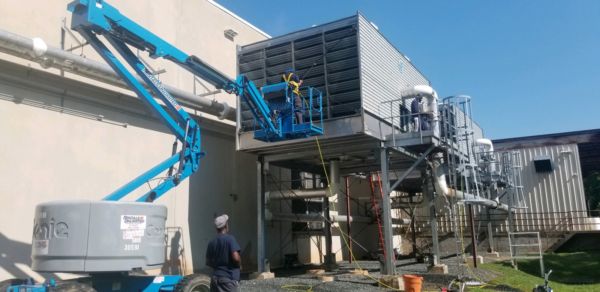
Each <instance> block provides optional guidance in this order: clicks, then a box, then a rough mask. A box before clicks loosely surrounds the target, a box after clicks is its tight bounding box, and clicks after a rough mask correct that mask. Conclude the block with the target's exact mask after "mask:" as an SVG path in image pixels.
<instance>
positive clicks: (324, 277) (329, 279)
mask: <svg viewBox="0 0 600 292" xmlns="http://www.w3.org/2000/svg"><path fill="white" fill-rule="evenodd" d="M317 279H319V281H321V282H333V280H334V277H333V276H330V275H319V276H318V277H317Z"/></svg>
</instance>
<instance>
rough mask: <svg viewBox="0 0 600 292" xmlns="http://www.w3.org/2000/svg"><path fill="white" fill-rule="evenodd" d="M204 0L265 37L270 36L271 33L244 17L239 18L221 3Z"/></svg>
mask: <svg viewBox="0 0 600 292" xmlns="http://www.w3.org/2000/svg"><path fill="white" fill-rule="evenodd" d="M206 1H208V3H210V4H212V5H214V6H215V7H217V8H219V9H221V10H223V12H225V13H227V14H229V15H231V16H233V18H235V19H237V20H239V21H240V22H242V23H243V24H245V25H247V26H249V27H250V28H252V29H254V30H256V31H257V32H259V33H260V34H262V35H263V36H265V37H267V38H271V35H269V34H268V33H266V32H264V31H263V30H262V29H260V28H258V27H256V26H254V25H253V24H251V23H250V22H248V21H247V20H245V19H243V18H241V17H240V16H239V15H237V14H235V13H233V12H232V11H231V10H229V9H227V8H225V7H224V6H223V5H221V4H219V3H217V2H215V0H206Z"/></svg>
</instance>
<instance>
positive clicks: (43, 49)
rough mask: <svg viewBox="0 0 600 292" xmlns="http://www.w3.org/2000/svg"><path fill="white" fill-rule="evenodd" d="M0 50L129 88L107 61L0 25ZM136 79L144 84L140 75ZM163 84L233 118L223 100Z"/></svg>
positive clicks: (185, 99)
mask: <svg viewBox="0 0 600 292" xmlns="http://www.w3.org/2000/svg"><path fill="white" fill-rule="evenodd" d="M0 52H3V53H6V54H10V55H13V56H17V57H19V58H23V59H27V60H30V61H34V62H37V63H39V64H40V65H41V66H42V67H44V68H51V67H52V68H56V69H60V70H64V71H66V72H70V73H73V74H77V75H81V76H84V77H87V78H91V79H94V80H98V81H101V82H105V83H108V84H111V85H115V86H119V87H122V88H126V89H129V86H127V85H126V84H125V82H123V80H122V79H121V78H120V77H119V75H117V73H115V72H114V71H113V69H112V68H111V67H110V66H108V65H107V64H104V63H101V62H97V61H93V60H89V59H86V58H84V57H81V56H78V55H75V54H72V53H70V52H66V51H64V50H61V49H59V48H54V47H49V46H47V45H46V43H45V42H44V41H43V40H42V39H40V38H34V39H30V38H27V37H24V36H20V35H17V34H14V33H11V32H8V31H5V30H1V29H0ZM138 80H139V81H140V82H142V83H143V84H145V83H144V82H143V80H142V79H141V78H138ZM163 86H164V87H165V89H166V90H167V91H168V92H169V93H170V94H171V95H173V97H175V98H176V99H177V101H178V102H180V103H181V104H182V105H184V106H187V107H190V108H192V109H195V110H199V111H202V112H205V113H208V114H211V115H215V116H217V117H219V118H221V119H227V120H231V121H235V108H232V107H230V106H229V105H228V104H227V103H226V102H219V101H216V100H213V99H209V98H206V97H202V96H198V95H194V94H192V93H189V92H185V91H183V90H181V89H178V88H175V87H172V86H169V85H163Z"/></svg>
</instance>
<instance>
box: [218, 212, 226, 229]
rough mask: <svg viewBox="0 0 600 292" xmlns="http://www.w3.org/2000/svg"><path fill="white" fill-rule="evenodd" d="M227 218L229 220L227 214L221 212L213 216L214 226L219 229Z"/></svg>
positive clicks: (223, 225)
mask: <svg viewBox="0 0 600 292" xmlns="http://www.w3.org/2000/svg"><path fill="white" fill-rule="evenodd" d="M227 220H229V216H227V214H223V215H221V216H219V217H217V218H215V227H216V228H217V229H221V228H223V227H225V225H226V224H227Z"/></svg>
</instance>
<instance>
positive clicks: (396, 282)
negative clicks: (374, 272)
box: [377, 275, 404, 291]
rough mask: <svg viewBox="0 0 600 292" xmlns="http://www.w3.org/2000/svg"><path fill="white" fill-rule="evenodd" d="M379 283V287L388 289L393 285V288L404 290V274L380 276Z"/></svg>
mask: <svg viewBox="0 0 600 292" xmlns="http://www.w3.org/2000/svg"><path fill="white" fill-rule="evenodd" d="M377 284H378V285H379V287H383V288H388V289H389V288H390V287H391V288H392V289H398V290H400V291H404V280H403V279H402V276H398V275H393V276H383V277H381V278H379V283H377Z"/></svg>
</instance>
